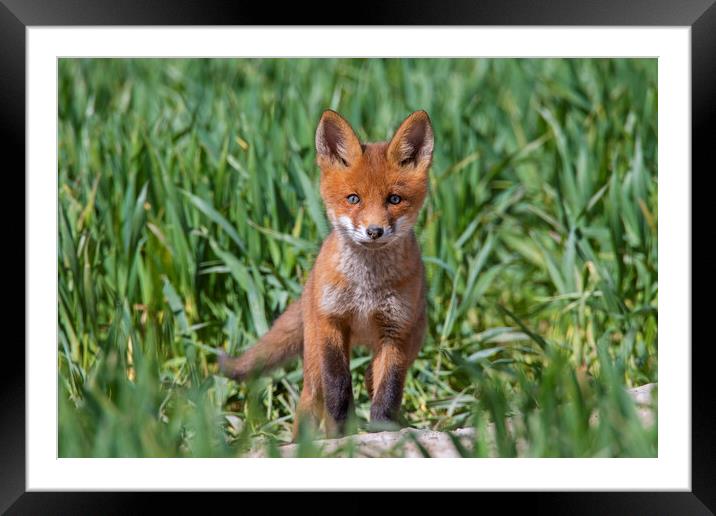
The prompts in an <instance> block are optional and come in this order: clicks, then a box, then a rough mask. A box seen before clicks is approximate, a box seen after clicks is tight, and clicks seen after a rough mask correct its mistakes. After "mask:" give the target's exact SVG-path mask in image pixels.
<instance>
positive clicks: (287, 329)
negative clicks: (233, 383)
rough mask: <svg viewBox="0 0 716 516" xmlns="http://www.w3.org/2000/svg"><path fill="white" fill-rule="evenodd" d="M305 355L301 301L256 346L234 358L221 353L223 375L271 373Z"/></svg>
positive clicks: (242, 375)
mask: <svg viewBox="0 0 716 516" xmlns="http://www.w3.org/2000/svg"><path fill="white" fill-rule="evenodd" d="M302 352H303V317H302V314H301V301H300V299H299V300H297V301H294V302H293V303H291V304H290V305H288V308H286V310H285V311H284V312H283V313H282V314H281V316H280V317H279V318H278V319H276V321H275V322H274V324H273V326H272V327H271V329H270V330H269V331H268V332H267V333H266V334H265V335H264V336H263V337H261V338H260V339H259V341H258V342H257V343H256V345H255V346H253V347H252V348H249V349H248V350H247V351H246V352H245V353H244V354H243V355H241V356H239V357H236V358H233V357H230V356H228V355H226V353H224V352H223V351H222V352H220V353H219V369H220V371H221V373H222V374H223V375H225V376H228V377H230V378H234V379H235V380H243V379H246V378H248V377H249V376H252V375H254V374H261V373H263V372H266V371H269V370H271V369H273V368H275V367H277V366H279V365H281V364H282V363H284V362H286V361H287V360H289V359H291V358H293V357H295V356H298V355H300V354H301V353H302Z"/></svg>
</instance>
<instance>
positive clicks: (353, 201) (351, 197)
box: [346, 194, 360, 204]
mask: <svg viewBox="0 0 716 516" xmlns="http://www.w3.org/2000/svg"><path fill="white" fill-rule="evenodd" d="M346 199H348V202H349V203H351V204H358V203H359V202H360V197H358V196H357V195H356V194H350V195H349V196H348V197H346Z"/></svg>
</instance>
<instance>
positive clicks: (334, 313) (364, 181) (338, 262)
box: [220, 111, 433, 436]
mask: <svg viewBox="0 0 716 516" xmlns="http://www.w3.org/2000/svg"><path fill="white" fill-rule="evenodd" d="M316 151H317V159H316V161H317V163H318V165H319V167H320V169H321V184H320V189H321V196H322V198H323V201H324V203H325V206H326V211H327V214H328V217H329V219H330V221H331V224H332V226H333V231H332V232H331V233H330V235H328V237H327V238H326V240H325V241H324V242H323V245H322V247H321V250H320V253H319V255H318V257H317V259H316V263H315V264H314V267H313V269H312V271H311V273H310V275H309V277H308V281H307V282H306V285H305V288H304V291H303V294H302V296H301V299H300V300H299V301H297V302H295V303H294V304H292V305H291V306H290V307H289V308H288V309H287V310H286V312H285V313H284V314H283V315H281V317H279V318H278V319H277V320H276V322H275V323H274V326H273V327H272V328H271V330H270V331H269V332H268V333H267V334H266V335H265V336H264V337H263V338H262V339H261V340H260V341H259V343H258V344H257V345H256V346H254V347H253V348H251V349H250V350H249V351H247V352H246V353H245V354H244V355H242V356H241V357H239V358H237V359H232V358H228V357H224V356H222V357H221V359H220V364H221V370H222V371H223V372H224V374H227V375H230V376H233V377H235V378H245V377H246V376H247V375H248V374H250V373H251V372H252V371H263V370H266V369H268V368H270V367H274V366H276V365H278V364H280V363H281V362H282V361H284V360H286V359H287V358H289V357H291V356H295V355H297V354H299V353H301V352H302V354H303V372H304V385H303V390H302V392H301V398H300V401H299V405H298V409H297V414H296V419H295V424H294V436H295V435H296V432H297V431H298V426H299V420H304V419H305V420H307V421H309V422H310V423H311V424H313V425H316V426H317V425H318V424H320V422H321V420H324V421H325V429H326V432H327V433H328V434H329V435H335V434H340V433H342V432H343V431H344V429H345V428H344V425H345V422H346V420H347V419H348V417H349V416H350V413H351V412H352V407H353V396H352V390H351V384H350V382H351V376H350V370H349V366H348V364H349V361H350V353H351V348H352V347H353V346H355V345H366V346H368V348H369V349H371V350H372V352H373V360H372V362H371V364H370V366H369V368H368V371H367V372H366V384H367V388H368V392H369V393H370V395H371V399H372V405H371V419H372V420H375V421H395V419H396V418H397V414H398V410H399V407H400V402H401V398H402V391H403V386H404V382H405V375H406V374H407V371H408V368H409V367H410V365H411V364H412V362H413V361H414V360H415V358H416V356H417V355H418V352H419V350H420V347H421V345H422V341H423V337H424V333H425V326H426V314H425V309H426V302H425V279H424V268H423V263H422V260H421V257H420V248H419V246H418V243H417V240H416V238H415V235H414V233H413V225H414V224H415V222H416V220H417V217H418V214H419V212H420V209H421V207H422V205H423V202H424V200H425V197H426V195H427V190H428V169H429V167H430V164H431V161H432V152H433V131H432V126H431V124H430V119H429V118H428V115H427V113H425V112H424V111H417V112H415V113H413V114H412V115H410V116H409V117H408V118H406V119H405V121H404V122H403V123H402V124H401V125H400V127H399V128H398V130H397V131H396V133H395V135H394V136H393V138H392V139H391V141H390V142H380V143H368V144H361V143H360V141H359V140H358V137H357V136H356V134H355V132H354V131H353V129H352V128H351V126H350V125H349V124H348V122H347V121H345V120H344V119H343V118H342V117H341V116H340V115H339V114H338V113H335V112H333V111H325V112H324V113H323V115H322V117H321V120H320V122H319V124H318V128H317V130H316ZM396 196H397V197H396Z"/></svg>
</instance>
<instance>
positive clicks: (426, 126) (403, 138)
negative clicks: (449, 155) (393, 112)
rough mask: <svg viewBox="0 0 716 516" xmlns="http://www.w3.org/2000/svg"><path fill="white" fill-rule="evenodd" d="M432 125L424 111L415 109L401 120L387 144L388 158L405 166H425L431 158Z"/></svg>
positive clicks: (396, 163)
mask: <svg viewBox="0 0 716 516" xmlns="http://www.w3.org/2000/svg"><path fill="white" fill-rule="evenodd" d="M434 143H435V138H434V136H433V126H432V124H431V123H430V117H429V116H428V114H427V113H426V112H425V111H416V112H415V113H413V114H411V115H410V116H409V117H408V118H406V119H405V120H403V123H402V124H400V127H398V130H397V131H396V132H395V135H394V136H393V139H392V140H390V144H388V160H389V161H390V162H391V163H393V164H394V165H396V166H398V167H400V168H405V167H412V168H420V169H425V168H427V167H428V166H429V165H430V163H431V161H432V159H433V146H434Z"/></svg>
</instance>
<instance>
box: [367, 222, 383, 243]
mask: <svg viewBox="0 0 716 516" xmlns="http://www.w3.org/2000/svg"><path fill="white" fill-rule="evenodd" d="M365 232H366V233H368V236H369V237H370V238H371V240H378V239H379V238H380V237H382V236H383V228H382V227H380V226H376V225H370V226H368V228H367V229H366V230H365Z"/></svg>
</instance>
